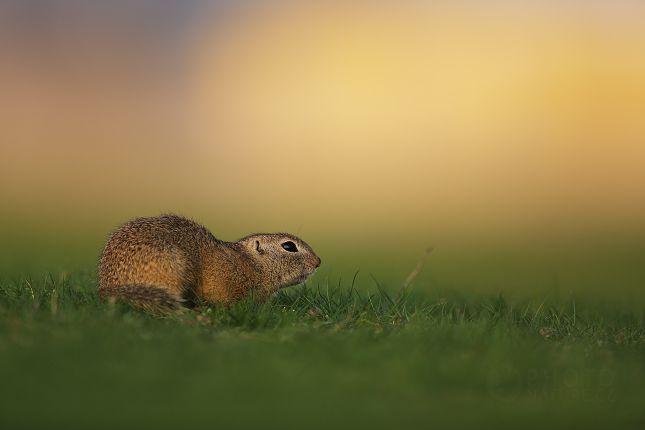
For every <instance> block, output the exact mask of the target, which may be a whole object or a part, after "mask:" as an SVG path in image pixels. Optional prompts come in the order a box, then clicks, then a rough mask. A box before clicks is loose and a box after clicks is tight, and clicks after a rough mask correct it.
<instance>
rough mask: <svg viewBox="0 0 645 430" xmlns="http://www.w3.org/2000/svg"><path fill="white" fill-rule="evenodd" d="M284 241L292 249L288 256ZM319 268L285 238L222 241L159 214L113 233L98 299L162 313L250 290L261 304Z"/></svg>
mask: <svg viewBox="0 0 645 430" xmlns="http://www.w3.org/2000/svg"><path fill="white" fill-rule="evenodd" d="M285 242H293V244H295V245H296V247H297V251H296V252H289V251H288V250H285V249H284V248H283V247H282V244H283V243H285ZM319 266H320V258H318V257H317V256H316V254H314V252H313V251H312V250H311V248H310V247H309V246H308V245H307V244H306V243H304V242H303V241H302V240H300V239H298V238H297V237H295V236H292V235H290V234H286V233H277V234H254V235H251V236H248V237H245V238H243V239H240V240H239V241H238V242H223V241H221V240H219V239H216V238H215V237H214V236H213V235H212V234H211V233H210V232H209V231H208V230H207V229H206V228H205V227H203V226H202V225H200V224H198V223H196V222H194V221H191V220H189V219H186V218H183V217H180V216H177V215H162V216H159V217H154V218H138V219H135V220H132V221H130V222H128V223H126V224H124V225H123V226H122V227H121V228H119V229H118V230H117V231H115V232H114V233H112V235H111V236H110V238H109V239H108V241H107V243H106V244H105V249H104V250H103V254H102V255H101V261H100V263H99V289H98V293H99V296H100V297H101V298H107V297H114V298H117V299H122V300H125V301H128V302H131V303H133V304H135V305H136V306H138V307H139V308H142V309H144V310H147V311H150V312H161V313H163V312H166V311H169V310H177V309H181V308H182V305H181V302H182V301H184V300H186V299H189V298H190V299H197V300H201V301H203V302H205V303H207V302H220V303H234V302H236V301H238V300H241V299H243V298H244V297H246V296H247V295H248V294H249V293H250V292H251V291H253V294H254V297H255V298H256V300H258V301H264V300H266V299H267V298H268V297H269V296H270V295H271V293H273V292H276V291H278V290H279V289H281V288H286V287H290V286H292V285H296V284H299V283H302V282H304V279H306V277H308V276H309V275H311V274H312V273H313V272H314V271H315V270H316V268H317V267H319Z"/></svg>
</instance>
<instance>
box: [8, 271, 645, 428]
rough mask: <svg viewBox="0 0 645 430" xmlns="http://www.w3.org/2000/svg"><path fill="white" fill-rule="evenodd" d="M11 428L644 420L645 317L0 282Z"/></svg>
mask: <svg viewBox="0 0 645 430" xmlns="http://www.w3.org/2000/svg"><path fill="white" fill-rule="evenodd" d="M0 287H1V288H0V381H2V383H1V388H0V428H3V429H12V428H52V427H59V426H63V425H64V426H66V427H68V428H90V427H91V428H106V429H107V428H110V429H113V428H159V429H162V428H180V427H181V428H191V427H209V428H227V429H229V428H230V429H235V428H263V429H265V428H267V429H268V428H284V429H291V428H293V429H296V428H298V429H301V428H306V429H318V428H320V429H330V428H420V429H421V428H423V429H427V428H518V427H520V428H545V426H547V425H552V426H553V425H555V426H556V428H564V427H569V428H627V429H629V428H633V429H637V428H642V426H643V425H644V423H645V412H643V405H644V404H645V390H643V388H642V387H643V384H644V382H645V334H644V331H643V330H644V325H643V324H644V323H643V313H642V311H641V312H640V313H638V312H637V313H633V312H632V313H629V314H624V313H622V312H621V309H620V308H612V306H611V304H605V306H603V307H602V308H601V309H602V311H598V310H597V309H594V308H589V307H583V308H582V309H581V306H580V305H579V304H575V303H574V302H570V303H563V304H560V305H551V304H549V305H547V304H546V303H545V304H541V303H523V304H520V303H513V302H512V301H511V302H509V301H506V300H504V299H503V298H501V297H497V298H485V297H460V296H459V295H458V294H456V293H455V294H453V295H450V294H448V295H446V296H445V297H443V298H442V299H440V300H437V299H436V298H430V297H424V296H417V295H414V294H412V295H408V296H404V297H403V298H401V299H400V300H399V301H397V302H394V300H393V299H392V297H393V295H388V294H386V293H382V292H378V291H377V292H376V293H375V294H368V293H363V292H358V291H357V290H355V289H353V288H352V286H350V285H346V286H341V287H339V288H336V289H334V288H332V287H329V288H328V287H327V286H320V287H311V286H309V287H304V288H303V287H297V288H292V289H291V291H289V292H288V293H287V294H281V295H279V296H278V297H275V298H274V299H273V300H271V301H269V302H268V303H266V304H264V305H255V304H253V303H252V302H247V303H241V304H239V305H237V306H235V307H233V308H232V309H228V310H223V309H218V308H215V309H199V308H197V309H195V310H194V311H191V312H188V313H186V314H185V315H184V316H182V317H177V318H155V317H151V316H149V315H146V314H143V313H141V312H138V311H136V310H134V309H133V308H130V307H128V306H125V305H119V304H117V305H116V306H110V305H109V304H107V303H103V302H98V301H97V299H96V296H95V294H94V290H95V281H94V280H93V278H92V277H91V276H90V275H87V276H80V277H74V278H64V277H63V278H59V279H54V277H48V278H47V279H46V280H34V279H29V278H21V279H15V280H12V279H6V280H4V281H3V282H2V283H1V284H0Z"/></svg>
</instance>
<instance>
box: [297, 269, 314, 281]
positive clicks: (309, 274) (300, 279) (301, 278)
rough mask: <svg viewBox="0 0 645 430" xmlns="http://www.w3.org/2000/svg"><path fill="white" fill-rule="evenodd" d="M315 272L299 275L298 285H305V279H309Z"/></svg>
mask: <svg viewBox="0 0 645 430" xmlns="http://www.w3.org/2000/svg"><path fill="white" fill-rule="evenodd" d="M315 272H316V269H314V270H312V271H311V272H309V273H305V274H303V275H301V276H300V277H299V278H298V284H304V283H305V281H307V278H309V277H310V276H311V275H313V274H314V273H315Z"/></svg>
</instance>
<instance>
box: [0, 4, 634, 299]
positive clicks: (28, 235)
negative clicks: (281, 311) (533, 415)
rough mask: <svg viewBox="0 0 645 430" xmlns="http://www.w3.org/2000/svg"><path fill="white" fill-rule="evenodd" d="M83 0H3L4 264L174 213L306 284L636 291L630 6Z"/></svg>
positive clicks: (0, 229) (97, 240) (13, 266)
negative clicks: (269, 237) (287, 245)
mask: <svg viewBox="0 0 645 430" xmlns="http://www.w3.org/2000/svg"><path fill="white" fill-rule="evenodd" d="M100 3H101V2H96V3H93V4H94V6H87V5H86V6H82V5H80V4H79V5H77V6H63V5H62V4H60V5H59V4H58V3H54V2H52V3H48V4H49V7H46V8H45V7H38V6H24V5H23V6H21V5H20V2H14V3H12V2H9V3H7V6H3V7H2V8H0V52H2V57H3V58H2V67H0V89H1V90H2V91H1V92H2V103H1V104H0V145H1V146H0V151H1V152H0V156H1V160H0V163H1V164H0V166H1V169H0V184H1V185H0V198H1V199H2V207H3V209H2V213H1V215H0V221H1V222H2V225H1V226H0V240H1V243H0V256H1V258H2V261H1V264H0V270H1V271H2V272H4V273H8V274H12V275H11V276H14V275H13V274H14V273H23V274H24V273H25V272H29V273H40V272H39V271H42V270H51V271H57V270H68V271H69V270H71V271H74V270H84V269H91V268H92V267H93V266H94V264H95V261H96V258H97V256H98V253H100V250H101V244H102V242H103V241H104V240H105V238H106V237H107V235H108V234H109V233H110V231H111V230H113V229H114V228H115V227H116V226H118V225H119V224H120V223H122V222H124V221H125V220H127V219H129V218H132V217H136V216H150V215H155V214H158V213H160V212H165V211H174V212H179V213H182V214H184V215H186V216H189V217H192V218H195V219H197V220H199V221H202V222H203V223H204V224H206V225H207V226H208V227H209V228H210V229H211V230H212V231H213V233H214V234H215V235H216V236H218V237H220V238H222V239H224V240H235V239H236V238H238V237H241V236H244V235H247V234H249V233H251V232H256V231H288V232H291V233H295V234H298V235H300V236H301V237H302V238H303V239H304V240H305V241H307V242H308V243H310V245H312V247H313V248H314V250H316V252H317V253H318V254H319V255H320V256H321V258H322V261H323V266H322V267H321V269H320V270H319V273H318V275H316V276H317V277H316V278H315V279H314V282H320V283H325V282H327V280H330V281H331V283H332V284H337V283H338V282H339V279H340V282H341V283H342V284H343V285H345V284H347V283H349V279H351V277H352V276H353V274H354V273H355V272H356V271H357V270H361V274H360V275H359V281H361V285H362V286H364V287H365V288H368V287H370V288H371V286H373V285H374V284H373V281H372V280H371V279H370V277H369V274H370V273H371V274H373V275H374V276H375V277H376V278H377V279H378V280H379V281H380V282H382V283H383V284H385V285H386V286H388V287H390V288H392V289H394V288H397V287H398V285H400V284H401V283H402V282H403V281H404V280H405V278H406V277H407V275H408V274H409V273H410V272H411V271H412V269H413V268H414V267H415V265H416V263H417V260H418V258H419V257H420V255H421V253H422V251H423V249H424V248H425V247H426V246H428V245H433V246H434V247H435V250H434V251H433V253H431V254H430V257H429V259H428V264H427V267H426V268H425V269H424V271H423V272H422V273H421V274H420V275H419V277H418V278H417V280H416V285H417V288H420V289H427V290H428V291H432V290H433V289H435V290H437V289H441V288H448V289H450V288H454V289H457V290H459V289H464V290H469V289H472V290H477V291H482V292H486V293H495V292H497V291H509V292H510V293H509V294H516V295H519V296H522V295H528V296H531V295H535V296H539V297H544V296H545V295H546V294H549V293H550V292H552V291H553V290H554V289H555V290H561V293H560V294H561V295H563V294H564V292H566V295H565V297H568V294H569V291H573V292H581V293H582V292H588V291H595V292H599V293H602V294H605V295H612V296H615V295H618V296H620V297H623V298H626V299H628V298H634V297H637V298H642V297H643V293H642V289H643V288H642V287H643V286H645V269H643V267H642V266H645V264H642V262H643V261H645V246H644V244H645V242H644V240H643V239H644V238H645V222H644V220H645V78H644V77H645V26H643V25H642V23H643V22H645V6H643V5H642V4H641V3H639V2H627V1H623V2H621V1H618V2H616V1H613V2H610V1H606V2H594V3H593V4H588V3H587V2H566V4H560V2H521V3H516V2H504V1H497V2H486V4H485V5H483V4H480V3H477V2H467V1H460V2H447V1H446V2H427V3H424V2H414V1H402V2H396V3H395V2H385V1H382V2H378V1H376V2H363V1H317V2H316V1H309V2H295V1H294V2H289V1H283V2H271V3H270V5H269V4H268V3H265V2H250V1H245V2H237V3H234V4H233V5H226V4H225V3H213V4H212V5H211V6H209V7H205V6H203V5H202V4H201V3H197V2H195V3H194V4H193V3H191V2H187V3H186V5H187V6H186V7H187V10H182V11H179V7H176V9H177V10H171V9H172V8H170V7H169V6H158V5H156V3H155V2H151V3H150V4H149V5H148V6H147V9H146V8H144V9H143V10H141V9H136V7H135V6H126V5H125V4H122V5H120V6H116V5H112V6H109V5H110V4H112V3H108V2H106V3H105V4H104V5H101V4H100ZM97 4H98V5H99V6H97ZM164 7H165V8H166V9H164ZM134 9H136V10H134ZM179 12H181V13H179Z"/></svg>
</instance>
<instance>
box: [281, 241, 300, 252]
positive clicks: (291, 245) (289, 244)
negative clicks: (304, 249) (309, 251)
mask: <svg viewBox="0 0 645 430" xmlns="http://www.w3.org/2000/svg"><path fill="white" fill-rule="evenodd" d="M282 247H283V248H284V249H286V250H287V251H289V252H298V247H297V246H296V244H295V243H293V242H291V241H289V242H285V243H283V244H282Z"/></svg>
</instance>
